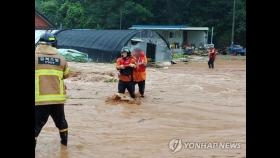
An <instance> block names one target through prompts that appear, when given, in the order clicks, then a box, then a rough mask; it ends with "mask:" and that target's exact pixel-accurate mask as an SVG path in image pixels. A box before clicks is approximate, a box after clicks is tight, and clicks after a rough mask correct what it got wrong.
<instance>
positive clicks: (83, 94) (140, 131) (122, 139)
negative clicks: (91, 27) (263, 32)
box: [35, 56, 246, 158]
mask: <svg viewBox="0 0 280 158" xmlns="http://www.w3.org/2000/svg"><path fill="white" fill-rule="evenodd" d="M69 65H70V67H71V69H72V70H73V71H76V72H79V73H78V74H76V76H75V77H72V78H69V79H67V80H66V81H65V83H66V85H67V90H68V100H67V103H66V104H65V113H66V119H67V121H68V124H69V140H68V141H69V142H68V143H69V145H68V148H67V149H66V148H63V147H62V146H60V143H59V141H60V139H59V134H58V130H57V129H56V127H55V125H54V123H53V121H52V119H51V118H49V121H48V123H47V124H46V125H45V127H44V128H43V130H42V132H41V134H40V135H39V137H38V142H37V148H36V150H35V155H36V158H95V157H96V158H101V157H102V158H103V157H104V158H170V157H178V158H186V157H187V158H189V157H195V158H204V157H205V158H208V157H209V158H226V157H236V158H237V157H238V158H242V157H245V156H246V141H245V140H246V133H245V131H246V119H245V118H246V60H245V59H243V60H241V59H239V58H236V57H228V58H226V59H225V58H222V57H219V56H218V59H217V61H216V63H215V66H216V69H214V70H209V69H208V68H207V64H206V61H205V60H202V61H197V62H195V61H193V62H188V63H179V64H175V65H172V66H169V67H168V68H148V70H147V71H148V72H147V74H148V78H147V81H146V97H145V98H144V99H141V100H140V101H141V104H140V105H139V104H129V103H113V102H106V99H108V97H111V96H112V95H114V93H115V92H116V91H117V82H115V81H114V78H116V71H115V69H114V65H113V64H96V63H69ZM137 89H138V88H137ZM173 138H179V139H182V140H183V141H185V142H238V143H241V147H240V148H238V149H221V148H214V149H187V148H183V149H182V150H180V151H178V152H176V153H172V152H171V150H170V149H169V146H168V144H169V141H170V140H171V139H173Z"/></svg>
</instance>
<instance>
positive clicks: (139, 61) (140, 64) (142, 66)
mask: <svg viewBox="0 0 280 158" xmlns="http://www.w3.org/2000/svg"><path fill="white" fill-rule="evenodd" d="M133 54H134V56H135V60H136V68H135V69H134V71H133V79H134V84H135V85H136V84H138V88H139V93H140V95H141V97H144V93H145V81H146V67H147V63H148V60H147V57H146V55H145V53H144V52H143V51H142V50H141V48H139V47H137V48H135V49H134V52H133Z"/></svg>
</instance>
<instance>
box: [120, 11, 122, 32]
mask: <svg viewBox="0 0 280 158" xmlns="http://www.w3.org/2000/svg"><path fill="white" fill-rule="evenodd" d="M121 29H122V9H121V10H120V30H121Z"/></svg>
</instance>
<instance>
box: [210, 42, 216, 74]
mask: <svg viewBox="0 0 280 158" xmlns="http://www.w3.org/2000/svg"><path fill="white" fill-rule="evenodd" d="M216 54H217V51H216V49H215V48H214V47H211V48H210V49H209V53H208V56H209V61H208V66H209V69H211V68H212V69H214V61H215V59H216Z"/></svg>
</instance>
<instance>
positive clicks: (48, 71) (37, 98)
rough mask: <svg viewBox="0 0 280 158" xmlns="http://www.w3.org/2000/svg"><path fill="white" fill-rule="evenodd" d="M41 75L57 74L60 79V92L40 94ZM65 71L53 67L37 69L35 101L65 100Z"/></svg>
mask: <svg viewBox="0 0 280 158" xmlns="http://www.w3.org/2000/svg"><path fill="white" fill-rule="evenodd" d="M40 76H57V77H58V79H59V94H47V95H40ZM65 99H66V97H65V95H64V82H63V71H61V70H52V69H40V70H35V102H56V101H65Z"/></svg>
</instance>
